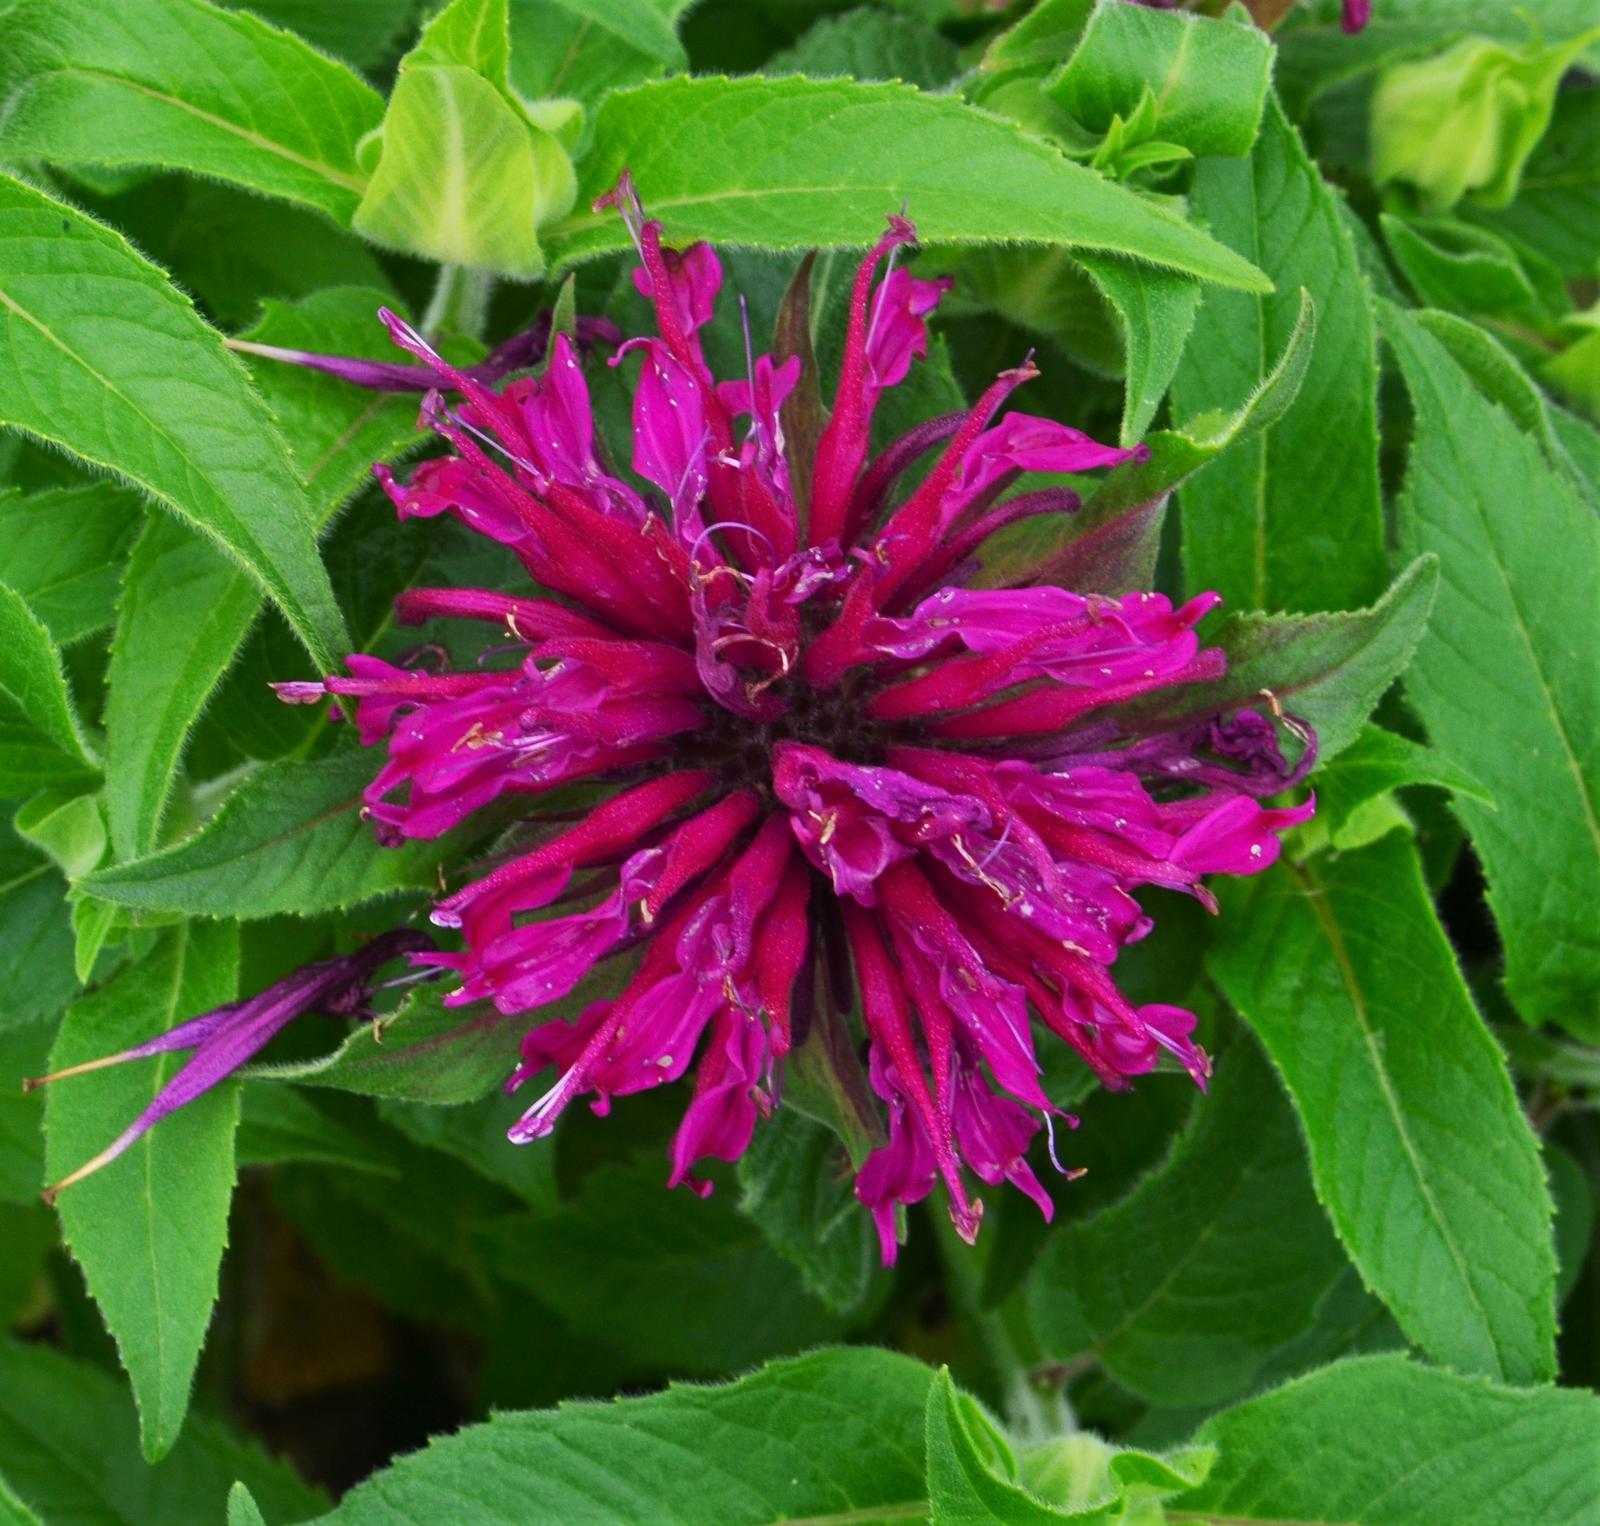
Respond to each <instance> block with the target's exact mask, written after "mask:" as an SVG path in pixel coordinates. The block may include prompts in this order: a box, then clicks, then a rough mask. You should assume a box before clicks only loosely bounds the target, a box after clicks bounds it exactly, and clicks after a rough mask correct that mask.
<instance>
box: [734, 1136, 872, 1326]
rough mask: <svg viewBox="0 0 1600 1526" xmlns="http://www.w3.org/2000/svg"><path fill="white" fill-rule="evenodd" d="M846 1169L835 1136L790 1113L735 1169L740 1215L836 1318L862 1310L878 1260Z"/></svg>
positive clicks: (753, 1143)
mask: <svg viewBox="0 0 1600 1526" xmlns="http://www.w3.org/2000/svg"><path fill="white" fill-rule="evenodd" d="M849 1166H850V1159H849V1156H848V1154H847V1153H846V1151H845V1147H844V1145H843V1143H842V1141H841V1140H840V1138H839V1136H838V1135H837V1134H836V1133H835V1132H834V1131H833V1130H832V1129H829V1128H826V1127H824V1126H823V1125H822V1124H820V1123H817V1122H815V1121H814V1120H813V1119H810V1118H807V1117H806V1116H805V1115H804V1114H802V1113H800V1112H798V1111H797V1110H796V1109H794V1108H792V1107H780V1108H779V1109H778V1110H777V1111H776V1112H775V1113H774V1114H773V1115H772V1117H771V1118H769V1119H767V1120H766V1121H765V1122H763V1123H762V1124H761V1126H760V1127H759V1128H758V1129H757V1130H756V1132H755V1136H754V1138H752V1139H751V1141H750V1145H749V1148H747V1149H746V1150H745V1152H744V1154H743V1155H741V1156H740V1157H739V1164H738V1174H739V1188H740V1198H739V1210H740V1212H741V1213H743V1214H745V1215H746V1217H748V1218H750V1219H751V1220H753V1221H754V1222H755V1223H756V1224H757V1225H759V1226H760V1229H761V1232H762V1233H763V1234H764V1235H765V1236H766V1237H767V1242H768V1244H770V1245H771V1246H772V1248H773V1249H774V1250H775V1251H777V1253H778V1254H779V1255H780V1256H782V1257H783V1258H784V1259H785V1260H787V1261H791V1262H793V1263H794V1265H795V1266H797V1267H798V1268H799V1269H800V1276H801V1279H802V1281H803V1282H804V1283H805V1286H806V1289H807V1291H808V1292H811V1293H814V1294H815V1295H816V1296H817V1297H818V1298H820V1299H821V1300H822V1302H823V1303H825V1304H826V1305H827V1306H828V1307H829V1308H830V1309H835V1310H838V1311H840V1312H841V1313H851V1312H854V1311H855V1310H858V1309H860V1308H861V1307H862V1306H863V1305H864V1304H865V1303H866V1301H867V1298H868V1295H869V1294H870V1293H871V1291H872V1287H873V1281H874V1272H875V1270H876V1266H877V1260H878V1241H877V1235H876V1234H875V1233H874V1232H873V1227H872V1220H871V1219H870V1218H869V1217H868V1216H867V1215H866V1214H865V1213H864V1212H862V1209H861V1205H860V1203H858V1202H857V1201H856V1197H855V1193H854V1192H853V1191H852V1190H851V1172H850V1170H849Z"/></svg>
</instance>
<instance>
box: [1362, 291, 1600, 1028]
mask: <svg viewBox="0 0 1600 1526" xmlns="http://www.w3.org/2000/svg"><path fill="white" fill-rule="evenodd" d="M1384 330H1385V334H1386V335H1387V337H1388V338H1389V341H1390V343H1391V344H1392V345H1393V346H1394V350H1395V354H1396V355H1397V356H1398V357H1399V360H1400V366H1401V370H1402V371H1403V373H1404V375H1405V378H1406V384H1407V386H1408V387H1409V388H1410V389H1411V394H1412V399H1413V402H1414V404H1415V407H1416V413H1417V428H1416V437H1415V440H1414V443H1413V445H1412V451H1411V459H1410V463H1409V466H1408V469H1407V479H1406V487H1405V491H1404V494H1403V495H1402V498H1401V502H1400V533H1401V541H1402V544H1403V545H1404V546H1405V548H1406V549H1407V550H1408V552H1410V553H1411V554H1416V553H1418V552H1427V551H1433V552H1436V553H1437V554H1438V555H1439V558H1440V566H1441V572H1442V577H1441V580H1440V591H1439V601H1438V606H1437V608H1436V609H1435V611H1434V616H1433V620H1432V623H1431V625H1430V627H1429V633H1428V636H1427V637H1426V638H1425V639H1424V641H1423V643H1422V645H1421V646H1420V647H1419V648H1418V651H1417V660H1416V662H1415V663H1414V664H1413V666H1412V669H1411V672H1410V674H1409V676H1408V679H1407V694H1408V695H1409V697H1410V699H1411V701H1412V703H1413V704H1414V705H1415V706H1416V708H1417V711H1418V713H1419V714H1420V715H1421V717H1422V719H1423V722H1424V723H1425V724H1426V726H1427V728H1428V732H1429V735H1430V737H1431V738H1432V740H1433V743H1434V745H1435V746H1436V747H1437V748H1438V749H1439V750H1440V752H1442V753H1443V754H1445V756H1446V757H1449V758H1450V759H1452V760H1453V761H1455V762H1456V763H1459V764H1460V765H1461V766H1462V767H1464V768H1467V769H1469V770H1470V771H1471V772H1472V773H1473V774H1474V775H1475V776H1476V777H1477V778H1478V779H1480V780H1481V781H1482V782H1483V784H1484V786H1485V787H1486V788H1487V790H1488V791H1489V793H1490V794H1491V795H1492V796H1493V797H1494V799H1495V801H1496V803H1497V805H1498V806H1499V809H1498V810H1495V811H1490V810H1488V809H1486V808H1485V807H1483V806H1481V805H1479V804H1477V803H1475V802H1473V801H1470V800H1457V802H1456V811H1457V814H1459V816H1460V817H1461V820H1462V823H1463V824H1464V825H1465V826H1466V828H1467V831H1468V832H1469V833H1470V834H1471V836H1472V840H1473V844H1474V846H1475V847H1476V849H1477V852H1478V855H1479V857H1480V858H1481V859H1482V861H1483V865H1484V872H1485V874H1486V876H1487V878H1488V881H1489V904H1490V907H1491V909H1492V910H1493V912H1494V915H1495V921H1496V923H1497V924H1498V925H1499V928H1500V933H1501V937H1502V939H1503V940H1504V943H1505V950H1506V989H1507V991H1508V993H1509V994H1510V996H1511V999H1512V1000H1513V1002H1515V1003H1516V1005H1517V1008H1518V1010H1519V1011H1520V1012H1521V1013H1522V1015H1523V1016H1524V1017H1525V1018H1526V1019H1527V1020H1528V1021H1529V1022H1530V1023H1533V1024H1535V1025H1538V1024H1541V1023H1544V1022H1546V1021H1556V1022H1560V1023H1562V1024H1564V1025H1565V1026H1567V1027H1568V1028H1569V1029H1570V1030H1571V1031H1572V1032H1573V1033H1574V1034H1576V1035H1577V1036H1578V1037H1580V1038H1585V1039H1587V1040H1589V1041H1590V1042H1594V1041H1595V1040H1596V1039H1597V1038H1600V995H1597V993H1600V923H1597V921H1596V918H1595V916H1594V908H1595V907H1596V906H1600V601H1597V600H1596V598H1595V590H1596V588H1600V518H1597V517H1596V516H1595V515H1594V513H1593V512H1592V511H1591V510H1590V509H1589V507H1588V505H1587V504H1585V503H1584V502H1583V501H1582V500H1580V498H1579V497H1578V495H1577V494H1576V492H1574V491H1573V489H1572V488H1571V487H1570V486H1569V485H1568V482H1567V480H1566V479H1565V478H1563V477H1560V476H1557V475H1556V474H1555V473H1554V472H1552V471H1551V470H1550V469H1549V468H1548V467H1547V466H1546V464H1545V461H1544V459H1543V458H1542V457H1541V455H1540V452H1539V448H1538V446H1537V445H1536V444H1535V443H1534V442H1533V441H1532V440H1530V439H1529V438H1528V437H1527V435H1525V434H1524V433H1523V432H1522V431H1521V430H1520V429H1518V428H1517V426H1516V424H1515V423H1513V421H1512V420H1511V419H1510V418H1509V417H1508V416H1507V415H1506V414H1505V413H1504V412H1503V411H1502V410H1501V409H1499V408H1497V407H1496V406H1495V405H1494V404H1492V403H1490V402H1488V401H1487V400H1486V399H1484V398H1483V397H1482V396H1481V395H1480V394H1479V393H1478V392H1477V390H1476V389H1475V388H1474V387H1473V386H1472V384H1471V382H1470V381H1469V380H1468V378H1467V376H1466V375H1465V374H1464V373H1463V372H1462V370H1461V369H1460V367H1459V366H1457V365H1456V364H1455V362H1454V361H1453V360H1451V358H1450V357H1449V355H1448V354H1447V353H1446V352H1445V350H1444V348H1443V347H1442V346H1441V345H1440V344H1439V343H1438V341H1437V340H1436V339H1434V338H1433V337H1432V336H1431V335H1429V334H1428V333H1426V332H1424V331H1422V330H1421V329H1420V328H1419V327H1418V326H1417V324H1416V323H1415V322H1413V321H1412V320H1411V319H1410V318H1408V317H1406V316H1405V315H1404V314H1403V313H1401V312H1400V311H1399V310H1398V309H1396V308H1386V309H1385V311H1384Z"/></svg>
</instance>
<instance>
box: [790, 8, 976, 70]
mask: <svg viewBox="0 0 1600 1526" xmlns="http://www.w3.org/2000/svg"><path fill="white" fill-rule="evenodd" d="M960 71H961V55H960V53H959V52H958V51H957V49H956V46H955V44H954V43H952V42H950V41H949V40H948V39H947V38H945V37H944V36H942V35H941V34H940V33H938V32H936V31H935V30H934V29H933V28H932V27H931V26H925V25H923V24H922V23H921V22H919V21H915V20H913V19H912V18H911V17H910V16H897V15H894V14H893V13H892V12H889V11H880V10H873V9H870V8H868V7H866V6H862V7H860V8H859V9H857V10H853V11H846V12H845V13H844V14H843V15H841V16H824V17H822V18H821V19H820V20H819V21H817V22H816V24H815V25H814V26H812V27H811V28H810V29H809V30H808V31H806V32H805V33H804V34H803V35H802V36H801V38H800V40H799V41H798V42H796V43H795V44H794V46H793V47H788V48H785V49H783V51H782V52H780V53H774V54H773V55H772V57H771V58H769V59H768V60H767V62H766V72H767V73H768V74H773V75H778V74H790V73H793V74H809V75H810V76H811V77H812V78H813V79H854V80H904V81H905V82H906V83H907V84H908V85H916V86H917V87H918V88H919V89H922V90H938V89H940V88H941V87H942V86H945V85H948V84H949V83H950V81H951V80H953V79H954V78H955V77H956V75H957V74H958V73H960Z"/></svg>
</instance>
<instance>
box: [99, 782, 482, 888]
mask: <svg viewBox="0 0 1600 1526" xmlns="http://www.w3.org/2000/svg"><path fill="white" fill-rule="evenodd" d="M373 769H374V764H373V760H372V759H371V758H370V757H368V756H365V755H364V754H363V753H360V752H349V753H343V754H341V755H339V756H337V757H332V758H325V759H323V760H322V761H320V762H316V763H300V762H289V761H285V762H281V763H268V764H266V765H265V766H264V767H262V768H260V769H258V770H257V771H256V772H254V773H252V774H250V775H249V776H247V777H246V778H245V780H244V782H243V783H241V784H240V785H239V787H238V788H237V789H236V790H235V791H234V793H233V794H232V795H230V796H229V798H228V800H227V801H226V802H225V803H224V805H223V807H222V809H221V810H219V811H218V812H217V814H216V815H215V816H213V817H212V818H211V820H210V821H208V822H207V823H206V824H205V825H204V826H203V827H201V829H200V830H199V831H198V832H196V833H195V834H194V835H193V836H192V837H188V838H185V839H184V840H183V841H182V842H180V843H176V844H174V845H173V846H172V847H170V848H164V849H162V850H161V851H160V852H158V853H153V854H151V855H149V856H148V857H145V858H136V859H132V860H130V861H128V862H125V863H119V864H113V865H111V866H110V867H109V868H106V869H103V870H101V871H100V872H99V873H97V874H93V875H90V876H89V878H88V879H87V880H85V881H84V887H83V888H84V889H85V890H87V891H88V892H89V893H90V894H91V895H96V896H99V897H100V898H101V899H102V900H106V901H114V902H116V903H117V904H118V905H119V906H137V907H141V908H143V909H145V910H149V911H177V912H184V913H186V914H187V915H190V916H199V917H206V916H211V917H239V918H243V919H247V920H248V919H250V918H254V917H270V916H278V915H280V914H288V915H292V916H315V915H317V914H318V913H320V912H325V911H334V910H339V909H342V908H344V907H347V906H355V905H359V904H360V903H361V902H363V901H370V900H373V899H375V898H377V897H379V896H385V895H394V894H395V893H396V892H398V891H402V890H413V889H426V888H428V887H429V886H434V885H436V884H437V874H438V868H439V865H440V864H441V863H442V862H443V861H444V860H445V859H446V858H447V857H449V856H451V855H452V854H454V853H457V852H459V851H460V841H459V839H455V840H452V839H449V838H446V839H441V840H437V841H433V842H415V843H408V844H406V845H405V846H404V847H400V848H384V847H380V846H379V845H378V842H377V840H376V839H375V838H374V837H373V835H372V829H371V828H370V827H369V826H368V825H367V824H366V822H365V821H363V820H362V819H361V815H360V806H361V791H362V789H363V787H364V786H365V785H367V784H369V783H370V782H371V780H372V775H373Z"/></svg>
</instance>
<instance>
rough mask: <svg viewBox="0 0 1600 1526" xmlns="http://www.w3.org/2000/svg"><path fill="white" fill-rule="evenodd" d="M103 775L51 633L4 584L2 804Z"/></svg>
mask: <svg viewBox="0 0 1600 1526" xmlns="http://www.w3.org/2000/svg"><path fill="white" fill-rule="evenodd" d="M97 773H98V765H97V762H96V759H95V756H94V751H93V748H92V747H91V746H90V743H89V740H88V738H86V737H85V736H84V734H83V728H82V727H81V726H80V725H79V724H78V713H77V710H76V708H75V707H74V705H73V703H72V695H71V693H70V692H69V691H68V689H67V677H66V674H65V673H64V672H63V671H62V668H61V653H60V652H59V651H58V650H57V649H56V644H55V642H53V641H52V640H51V639H50V632H49V631H47V630H46V629H45V628H44V626H43V625H42V624H41V623H40V621H39V619H38V617H37V616H36V615H35V614H34V612H33V611H32V610H31V609H30V608H29V607H28V601H27V600H26V599H24V598H23V597H22V595H21V594H19V593H17V592H16V591H15V590H14V589H11V588H8V587H6V585H5V584H3V583H0V798H3V797H4V796H6V795H22V794H27V793H28V792H29V791H31V790H35V789H41V788H48V787H49V786H51V785H54V784H61V783H64V782H69V781H78V780H92V779H94V777H95V776H96V774H97Z"/></svg>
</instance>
